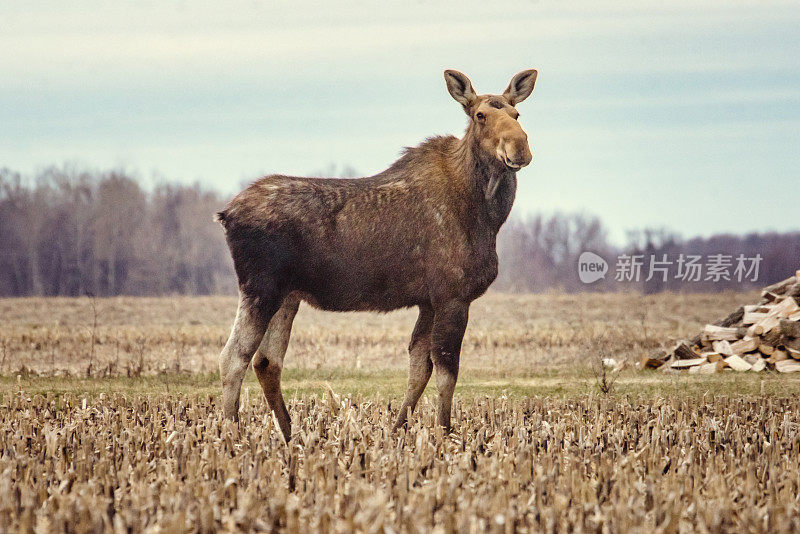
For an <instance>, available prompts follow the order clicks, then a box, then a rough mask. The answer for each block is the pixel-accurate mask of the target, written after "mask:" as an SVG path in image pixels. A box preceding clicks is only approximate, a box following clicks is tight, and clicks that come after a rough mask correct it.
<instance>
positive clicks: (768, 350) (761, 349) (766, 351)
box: [758, 344, 775, 356]
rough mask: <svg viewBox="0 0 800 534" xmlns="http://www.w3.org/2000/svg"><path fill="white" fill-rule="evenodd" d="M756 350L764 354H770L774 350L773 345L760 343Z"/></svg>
mask: <svg viewBox="0 0 800 534" xmlns="http://www.w3.org/2000/svg"><path fill="white" fill-rule="evenodd" d="M758 352H760V353H761V354H764V355H765V356H770V355H772V353H774V352H775V347H773V346H772V345H764V344H761V345H759V346H758Z"/></svg>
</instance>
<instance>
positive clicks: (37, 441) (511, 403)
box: [0, 293, 800, 532]
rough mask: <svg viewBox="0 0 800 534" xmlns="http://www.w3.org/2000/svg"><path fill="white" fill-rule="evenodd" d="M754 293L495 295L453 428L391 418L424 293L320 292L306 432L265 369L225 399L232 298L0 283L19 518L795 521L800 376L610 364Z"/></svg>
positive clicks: (373, 528)
mask: <svg viewBox="0 0 800 534" xmlns="http://www.w3.org/2000/svg"><path fill="white" fill-rule="evenodd" d="M752 300H754V296H753V295H751V294H735V293H729V294H721V295H671V294H665V295H657V296H649V297H642V296H639V295H625V294H615V295H607V294H594V295H593V294H589V295H586V294H585V295H580V296H577V295H561V294H552V295H537V296H510V295H500V294H490V295H487V296H486V297H484V298H482V299H480V300H479V301H477V302H476V303H475V304H474V306H473V311H472V313H471V318H470V326H469V328H468V332H467V336H466V338H465V342H464V349H463V355H462V373H461V377H460V379H459V385H458V387H457V389H456V401H455V411H454V427H455V430H454V432H453V433H452V434H451V435H449V436H445V435H442V432H441V430H439V429H438V428H437V427H436V426H435V425H434V417H435V409H434V404H435V395H436V394H435V387H434V386H433V382H432V383H431V385H430V386H429V388H428V390H427V392H426V395H425V396H424V397H423V400H422V401H421V404H420V406H419V407H418V409H417V412H416V413H415V415H414V416H413V417H412V420H411V424H410V425H409V427H408V428H407V429H406V430H403V431H400V432H397V433H393V432H391V431H390V429H391V422H392V418H393V417H394V416H395V415H396V410H397V408H398V407H399V405H400V402H401V401H402V394H403V392H404V390H405V378H406V364H407V358H406V354H405V346H406V345H407V343H408V336H409V334H410V331H411V328H412V326H413V322H414V319H415V315H414V313H413V312H411V311H403V312H397V313H392V314H384V315H377V314H326V313H322V312H318V311H316V310H313V309H309V308H307V307H302V308H301V311H300V313H299V315H298V318H297V320H296V322H295V330H294V335H293V339H292V342H291V344H290V348H289V353H288V355H287V360H286V370H285V371H284V391H285V395H286V396H287V401H288V404H289V411H290V412H291V414H292V417H293V422H294V437H293V440H292V442H291V444H290V445H289V446H286V445H285V444H284V443H283V441H282V438H281V437H280V434H279V432H277V428H276V426H275V423H274V420H273V418H272V416H271V415H270V414H269V413H268V411H267V408H266V403H265V401H264V400H263V397H262V395H261V393H260V388H259V386H258V384H257V382H256V381H255V378H254V376H253V375H252V372H251V373H250V375H249V376H248V378H247V380H246V381H245V385H244V390H243V402H242V405H243V406H242V413H241V423H240V424H239V425H238V426H237V425H235V424H232V423H230V422H228V421H225V420H222V419H221V418H220V417H219V409H218V406H217V401H218V393H219V384H218V376H217V375H216V357H217V354H218V352H219V350H220V348H221V347H222V345H223V344H224V341H225V338H226V337H227V334H228V328H229V326H230V323H231V321H232V317H233V313H234V309H235V300H234V299H231V298H223V297H213V298H212V297H209V298H205V297H203V298H199V297H198V298H183V297H175V298H154V299H134V298H114V299H96V300H94V299H89V298H81V299H18V300H0V428H2V432H0V531H8V530H24V531H28V530H36V531H39V532H49V531H62V530H71V531H79V532H82V531H90V530H91V531H96V530H111V529H113V530H115V531H120V532H121V531H126V530H127V529H129V528H130V529H132V530H134V531H143V530H147V531H169V532H174V531H184V530H190V531H213V530H220V529H222V530H237V529H248V530H259V531H260V530H269V531H271V530H275V529H281V528H286V529H287V530H289V531H308V530H314V531H323V532H328V531H339V532H350V531H353V530H357V531H363V532H382V531H383V532H417V531H429V530H432V529H436V530H438V531H442V532H449V531H466V532H482V531H487V530H488V531H496V532H511V531H530V532H538V531H571V530H584V531H586V530H588V531H599V532H619V531H626V530H634V531H640V532H644V531H647V532H650V531H654V530H656V531H663V532H677V531H715V532H718V531H737V532H739V531H771V532H774V531H797V530H798V529H800V501H799V500H798V495H800V424H798V421H800V398H798V392H800V379H798V378H796V377H794V376H792V375H787V376H784V375H775V374H771V373H760V374H755V373H741V374H740V373H725V374H722V375H711V376H697V375H694V376H675V375H665V374H662V373H657V372H642V371H637V370H635V369H634V368H632V366H631V367H628V368H627V369H624V370H622V371H621V372H619V373H615V374H614V378H616V381H615V383H614V385H613V387H612V388H611V391H610V392H607V393H603V392H601V390H600V388H599V387H598V380H597V377H596V376H595V373H594V368H595V367H596V365H595V364H596V362H598V361H599V359H601V358H614V359H616V360H618V361H630V362H634V361H636V360H637V359H638V358H639V357H641V356H642V355H646V354H650V353H652V352H653V351H655V350H658V349H659V348H662V347H664V346H666V345H668V344H669V343H670V342H671V341H673V340H674V339H676V338H680V337H687V336H691V335H692V334H694V333H695V332H696V331H697V330H698V329H699V328H700V327H701V325H702V324H703V323H705V322H707V321H711V320H714V319H716V318H718V317H720V316H724V315H726V314H727V312H729V311H730V310H731V309H733V308H734V307H735V306H737V305H739V304H741V303H744V302H749V301H752Z"/></svg>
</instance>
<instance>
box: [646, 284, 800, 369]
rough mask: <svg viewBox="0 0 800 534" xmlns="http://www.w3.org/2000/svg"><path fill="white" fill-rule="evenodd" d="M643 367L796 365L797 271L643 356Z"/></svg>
mask: <svg viewBox="0 0 800 534" xmlns="http://www.w3.org/2000/svg"><path fill="white" fill-rule="evenodd" d="M640 364H641V367H642V368H645V369H657V368H661V369H662V370H664V371H666V372H688V373H701V374H705V373H719V372H722V371H725V370H728V369H732V370H734V371H763V370H765V369H774V370H776V371H778V372H781V373H793V372H796V371H800V271H797V273H796V274H795V275H794V276H791V277H789V278H787V279H786V280H784V281H782V282H778V283H777V284H773V285H771V286H768V287H765V288H764V289H763V291H762V292H761V300H759V302H758V303H757V304H753V305H752V306H742V307H741V308H739V309H738V310H736V311H735V312H733V313H732V314H730V315H729V316H727V317H725V318H724V319H720V320H719V321H717V322H715V323H713V324H707V325H706V326H705V328H704V329H703V331H702V332H700V333H699V334H698V335H696V336H695V337H694V338H693V339H691V340H689V341H681V342H679V343H678V344H677V345H675V347H674V348H672V349H671V350H670V351H669V352H667V353H666V354H663V355H662V356H661V357H655V358H648V357H645V358H643V359H642V361H641V362H640Z"/></svg>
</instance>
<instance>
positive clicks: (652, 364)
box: [639, 356, 664, 369]
mask: <svg viewBox="0 0 800 534" xmlns="http://www.w3.org/2000/svg"><path fill="white" fill-rule="evenodd" d="M662 365H664V362H663V361H662V360H657V359H656V358H650V357H649V356H642V359H641V360H639V367H640V368H641V369H658V368H659V367H661V366H662Z"/></svg>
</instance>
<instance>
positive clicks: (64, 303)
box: [0, 293, 753, 376]
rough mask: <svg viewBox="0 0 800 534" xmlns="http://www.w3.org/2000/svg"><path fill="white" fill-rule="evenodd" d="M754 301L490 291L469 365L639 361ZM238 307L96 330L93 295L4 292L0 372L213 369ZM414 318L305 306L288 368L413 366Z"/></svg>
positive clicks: (105, 302)
mask: <svg viewBox="0 0 800 534" xmlns="http://www.w3.org/2000/svg"><path fill="white" fill-rule="evenodd" d="M752 299H753V295H751V294H736V293H728V294H722V295H656V296H649V297H642V296H641V295H636V294H594V295H558V294H556V295H526V296H519V295H501V294H489V295H486V296H485V297H483V298H481V299H479V300H478V301H476V302H475V304H473V306H472V310H471V313H470V325H469V328H468V329H467V335H466V338H465V340H464V349H463V356H462V366H463V368H465V369H476V370H477V369H480V370H484V371H487V372H491V373H503V372H505V371H508V372H511V373H513V374H514V375H520V374H526V373H527V374H532V373H537V372H540V371H542V370H544V369H547V368H553V367H562V366H563V365H564V364H570V365H572V364H575V362H576V361H577V362H581V363H582V362H584V361H586V359H587V355H591V354H592V353H593V352H594V349H595V347H597V346H598V345H600V344H602V346H603V347H607V348H606V349H604V350H607V352H608V356H609V357H614V358H616V359H618V360H619V359H625V358H632V359H636V358H638V357H640V356H642V355H644V354H649V353H651V352H652V351H653V350H654V349H656V348H659V347H661V346H662V345H664V344H666V343H668V342H669V341H671V340H674V339H676V338H683V337H687V336H690V334H693V333H694V332H696V331H697V330H698V329H699V328H700V327H702V325H703V324H704V323H705V322H707V321H709V320H713V319H716V318H717V317H719V316H721V315H726V314H727V312H728V311H729V310H730V309H733V308H735V307H736V306H738V305H739V304H741V303H742V302H748V301H749V300H752ZM235 309H236V301H235V299H234V298H228V297H174V298H125V297H122V298H110V299H97V313H98V321H97V322H98V326H97V327H96V328H94V327H93V313H92V300H91V299H89V298H77V299H68V298H55V299H42V298H31V299H0V317H2V323H0V349H2V346H3V345H5V347H6V352H7V354H8V356H7V358H6V361H5V362H2V361H0V364H2V366H0V374H19V373H20V372H22V373H23V374H24V372H25V371H32V372H34V373H36V374H51V375H52V374H56V375H65V374H67V375H72V376H85V375H86V372H87V369H88V367H89V364H90V359H91V363H92V374H93V375H95V376H116V375H123V376H124V375H128V376H131V375H133V376H136V375H138V374H139V373H141V374H157V373H160V372H166V371H170V372H192V373H197V372H214V371H216V369H217V355H218V354H219V351H220V349H221V347H222V346H223V345H224V343H225V340H226V339H227V336H228V333H229V331H230V325H231V323H232V321H233V315H234V313H235ZM415 319H416V313H415V311H414V310H403V311H399V312H394V313H389V314H371V313H347V314H334V313H325V312H320V311H318V310H314V309H312V308H310V307H308V306H305V305H303V306H302V307H301V310H300V313H299V314H298V316H297V319H296V321H295V327H294V331H293V336H292V342H291V344H290V347H289V354H288V355H287V366H288V367H291V368H295V369H321V368H330V367H346V368H355V369H369V368H380V369H385V368H394V369H405V368H406V365H407V358H406V350H405V347H406V346H407V345H408V339H409V337H410V335H411V330H412V328H413V325H414V321H415ZM93 338H94V339H95V343H94V348H93V343H92V339H93ZM92 350H94V355H93V356H91V358H90V355H91V354H92ZM0 360H2V354H0ZM587 365H588V364H587ZM23 366H24V369H23Z"/></svg>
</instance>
